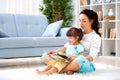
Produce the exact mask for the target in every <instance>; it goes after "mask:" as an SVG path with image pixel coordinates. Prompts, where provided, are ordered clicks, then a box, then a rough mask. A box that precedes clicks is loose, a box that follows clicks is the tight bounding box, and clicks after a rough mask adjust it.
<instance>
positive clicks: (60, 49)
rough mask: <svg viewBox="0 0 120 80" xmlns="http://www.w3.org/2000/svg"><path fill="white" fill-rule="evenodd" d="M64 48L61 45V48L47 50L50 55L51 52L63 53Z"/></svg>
mask: <svg viewBox="0 0 120 80" xmlns="http://www.w3.org/2000/svg"><path fill="white" fill-rule="evenodd" d="M65 50H66V48H65V47H61V48H59V49H57V50H55V51H54V50H51V51H49V52H48V55H51V54H54V53H59V52H60V53H64V52H65Z"/></svg>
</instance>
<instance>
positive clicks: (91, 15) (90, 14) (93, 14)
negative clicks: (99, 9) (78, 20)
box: [80, 9, 101, 36]
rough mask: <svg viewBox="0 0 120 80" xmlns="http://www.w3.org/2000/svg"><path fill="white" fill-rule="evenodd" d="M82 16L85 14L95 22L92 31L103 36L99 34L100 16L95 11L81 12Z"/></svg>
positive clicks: (86, 10) (85, 10)
mask: <svg viewBox="0 0 120 80" xmlns="http://www.w3.org/2000/svg"><path fill="white" fill-rule="evenodd" d="M80 14H85V15H86V16H87V17H88V19H89V20H90V21H91V20H93V23H92V25H91V26H92V29H93V30H95V32H96V33H97V34H98V35H100V36H101V34H100V33H99V31H98V30H99V21H98V15H97V13H96V12H95V11H93V10H90V9H84V10H83V11H81V13H80Z"/></svg>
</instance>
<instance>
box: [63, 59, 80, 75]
mask: <svg viewBox="0 0 120 80" xmlns="http://www.w3.org/2000/svg"><path fill="white" fill-rule="evenodd" d="M79 68H80V67H79V64H78V62H77V61H76V60H73V61H72V62H70V64H69V65H68V66H67V67H66V68H64V69H63V70H62V71H61V73H64V72H67V71H77V70H78V69H79Z"/></svg>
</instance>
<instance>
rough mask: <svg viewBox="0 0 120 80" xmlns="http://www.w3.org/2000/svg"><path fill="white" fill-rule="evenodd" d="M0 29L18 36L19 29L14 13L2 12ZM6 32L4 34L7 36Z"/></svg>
mask: <svg viewBox="0 0 120 80" xmlns="http://www.w3.org/2000/svg"><path fill="white" fill-rule="evenodd" d="M0 29H1V30H3V31H4V32H6V33H7V34H9V36H11V37H17V29H16V24H15V19H14V15H13V14H2V13H1V14H0ZM6 33H5V34H4V35H3V36H6Z"/></svg>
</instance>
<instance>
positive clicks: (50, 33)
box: [42, 20, 63, 37]
mask: <svg viewBox="0 0 120 80" xmlns="http://www.w3.org/2000/svg"><path fill="white" fill-rule="evenodd" d="M62 23H63V20H60V21H57V22H54V23H51V24H49V25H48V26H47V28H46V30H45V32H44V33H43V35H42V37H55V36H56V35H57V33H58V31H59V29H60V27H61V25H62Z"/></svg>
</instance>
